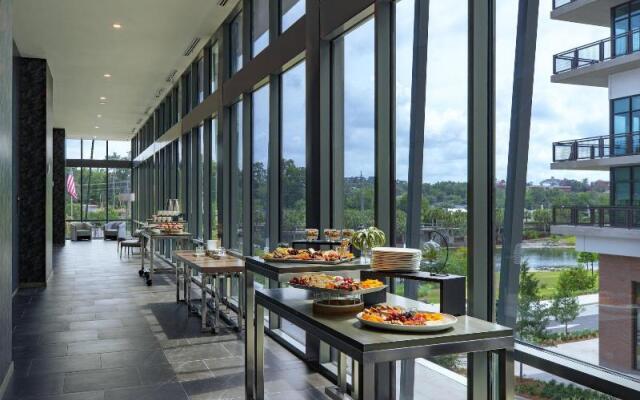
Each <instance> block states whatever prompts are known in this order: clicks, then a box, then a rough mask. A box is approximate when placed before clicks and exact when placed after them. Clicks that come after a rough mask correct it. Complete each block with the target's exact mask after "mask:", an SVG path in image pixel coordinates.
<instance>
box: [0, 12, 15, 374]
mask: <svg viewBox="0 0 640 400" xmlns="http://www.w3.org/2000/svg"><path fill="white" fill-rule="evenodd" d="M11 6H12V0H0V383H2V381H3V379H4V377H5V375H6V373H7V371H8V369H9V366H10V365H11V359H12V350H11V349H12V347H11V328H12V322H11V293H12V290H11V281H12V279H11V276H12V254H13V252H12V246H13V244H12V242H13V240H12V216H13V211H14V210H13V207H12V204H13V200H12V199H13V183H12V182H13V154H12V153H13V152H12V148H13V147H12V146H13V139H12V137H13V133H12V128H11V125H12V113H13V99H12V97H13V96H12V75H13V67H12V64H13V61H12V60H13V57H12V53H13V37H12V30H13V26H12V21H11V13H12V9H11Z"/></svg>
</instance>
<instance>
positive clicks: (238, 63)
mask: <svg viewBox="0 0 640 400" xmlns="http://www.w3.org/2000/svg"><path fill="white" fill-rule="evenodd" d="M229 35H230V36H231V45H230V51H231V54H230V56H229V70H230V71H231V75H233V74H235V73H236V72H238V71H239V70H240V68H242V13H240V14H238V15H236V17H235V18H234V19H233V20H232V21H231V24H230V25H229Z"/></svg>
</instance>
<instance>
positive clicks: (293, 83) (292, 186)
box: [280, 62, 307, 243]
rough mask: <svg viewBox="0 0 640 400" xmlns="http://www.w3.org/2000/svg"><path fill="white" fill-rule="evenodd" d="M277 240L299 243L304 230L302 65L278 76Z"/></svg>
mask: <svg viewBox="0 0 640 400" xmlns="http://www.w3.org/2000/svg"><path fill="white" fill-rule="evenodd" d="M280 91H281V92H280V97H281V100H280V102H281V110H280V124H281V126H280V129H281V140H282V160H281V161H280V162H281V178H280V179H281V180H280V188H281V189H280V190H281V193H280V202H281V207H282V208H281V210H282V211H281V216H280V224H281V226H280V240H281V241H283V242H286V243H290V242H291V241H292V240H295V239H302V238H303V235H304V229H305V227H306V183H307V182H306V181H307V179H306V153H305V151H306V150H305V149H306V147H305V146H306V137H305V131H306V128H305V125H306V119H305V104H306V100H305V63H304V62H302V63H300V64H298V65H296V66H295V67H293V68H291V69H290V70H288V71H286V72H285V73H283V74H282V78H281V88H280Z"/></svg>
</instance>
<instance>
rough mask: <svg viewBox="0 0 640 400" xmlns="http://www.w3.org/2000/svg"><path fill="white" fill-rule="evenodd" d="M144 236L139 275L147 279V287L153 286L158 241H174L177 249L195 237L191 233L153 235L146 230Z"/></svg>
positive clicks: (142, 234) (143, 232)
mask: <svg viewBox="0 0 640 400" xmlns="http://www.w3.org/2000/svg"><path fill="white" fill-rule="evenodd" d="M140 235H141V236H142V255H141V257H140V271H138V273H139V274H140V276H144V277H145V278H146V282H147V286H151V285H152V284H153V271H154V264H153V257H154V255H155V242H156V241H157V240H164V239H168V240H173V241H175V242H176V249H181V248H183V246H182V245H183V243H184V242H185V241H187V242H188V241H189V240H190V239H191V237H192V236H193V235H192V234H190V233H187V232H185V233H177V234H165V233H153V232H151V231H148V230H145V231H142V233H141V234H140ZM145 241H149V269H148V270H145V268H144V258H145V257H144V253H145V251H144V249H145V247H146V243H145Z"/></svg>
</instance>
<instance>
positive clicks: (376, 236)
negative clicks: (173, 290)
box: [351, 226, 387, 250]
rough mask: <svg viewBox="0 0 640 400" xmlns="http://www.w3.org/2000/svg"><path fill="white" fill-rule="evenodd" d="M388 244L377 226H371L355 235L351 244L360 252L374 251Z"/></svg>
mask: <svg viewBox="0 0 640 400" xmlns="http://www.w3.org/2000/svg"><path fill="white" fill-rule="evenodd" d="M386 242H387V238H386V236H385V234H384V232H382V231H381V230H380V229H378V228H376V227H375V226H370V227H369V228H366V229H361V230H359V231H357V232H356V233H355V234H354V235H353V239H351V243H352V244H353V246H354V247H355V248H356V249H358V250H364V249H365V248H369V249H372V248H374V247H379V246H384V244H385V243H386Z"/></svg>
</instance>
